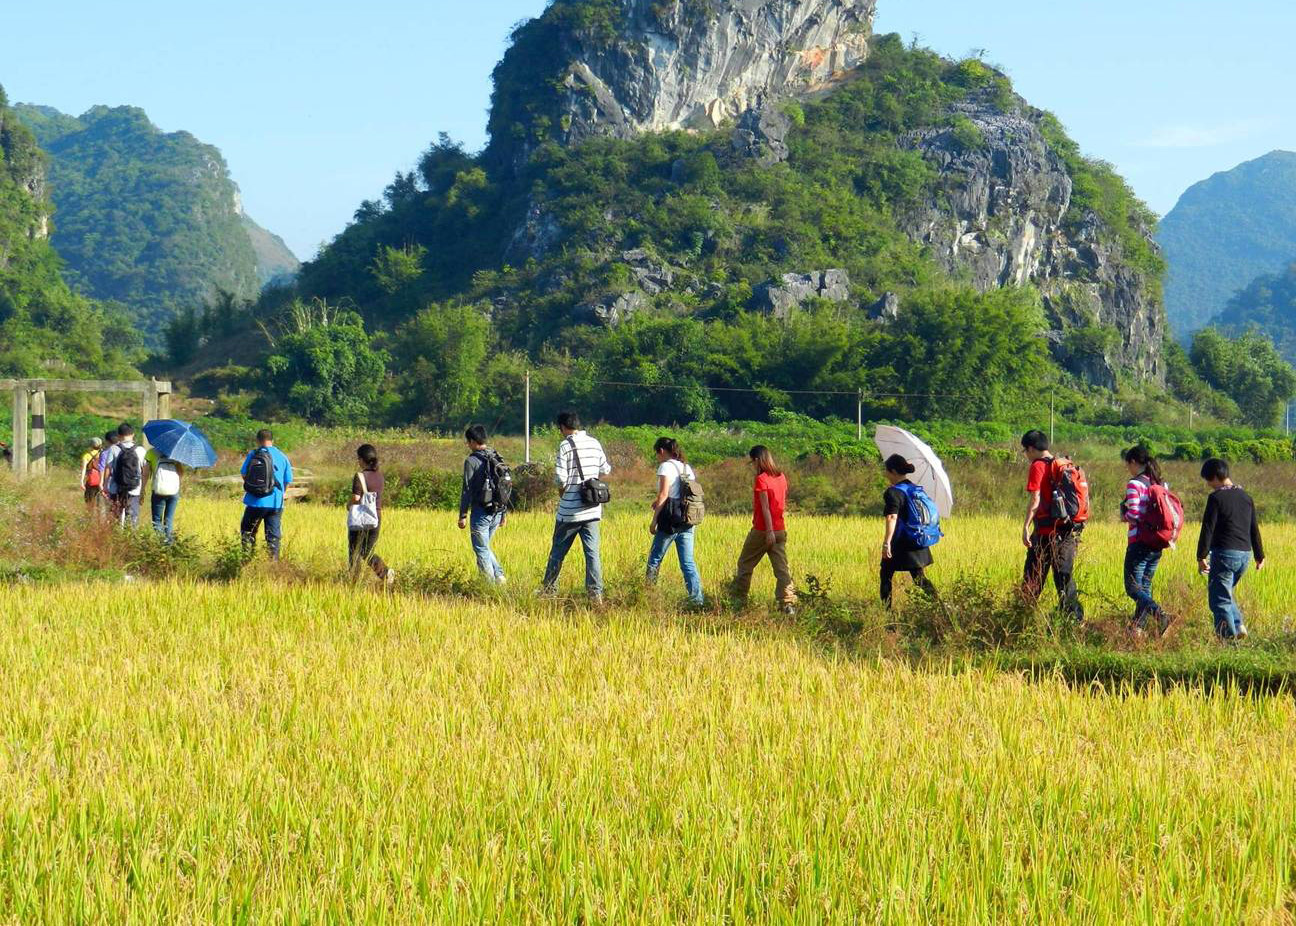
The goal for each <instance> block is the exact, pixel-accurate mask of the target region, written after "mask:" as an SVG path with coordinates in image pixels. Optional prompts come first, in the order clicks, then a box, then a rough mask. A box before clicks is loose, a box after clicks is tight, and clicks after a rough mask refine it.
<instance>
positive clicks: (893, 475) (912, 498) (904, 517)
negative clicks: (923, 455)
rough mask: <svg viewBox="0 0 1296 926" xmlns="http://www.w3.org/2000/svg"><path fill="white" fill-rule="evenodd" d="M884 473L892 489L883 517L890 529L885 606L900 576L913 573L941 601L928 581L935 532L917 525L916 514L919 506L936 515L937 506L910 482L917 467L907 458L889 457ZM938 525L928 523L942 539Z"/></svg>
mask: <svg viewBox="0 0 1296 926" xmlns="http://www.w3.org/2000/svg"><path fill="white" fill-rule="evenodd" d="M883 470H884V471H885V475H886V481H887V483H888V484H889V486H890V488H888V489H887V490H886V491H885V492H883V493H882V517H883V518H884V520H885V523H886V526H885V528H884V531H883V535H882V573H881V581H880V583H879V591H880V592H881V596H882V603H883V604H885V605H886V606H887V607H888V608H890V607H891V604H892V597H893V590H892V587H893V583H894V579H895V574H896V573H897V572H907V573H909V575H910V577H911V578H912V579H913V581H914V585H915V586H917V587H918V588H919V589H921V590H922V591H923V592H925V593H926V594H927V595H929V596H931V597H932V598H935V597H937V595H936V588H935V586H933V585H932V583H931V580H930V579H928V578H927V573H926V570H927V569H928V568H929V567H930V566H931V564H932V554H931V542H934V541H932V537H933V532H932V531H931V530H930V529H924V528H925V525H923V524H915V523H914V522H915V520H918V519H919V515H918V514H916V513H915V512H916V509H917V506H923V510H924V511H930V512H931V513H933V514H934V513H935V511H936V506H935V505H934V504H930V500H929V499H927V498H926V495H927V493H926V492H923V490H922V489H921V488H920V487H919V486H916V485H914V484H913V483H912V482H910V481H909V476H910V475H911V474H912V473H913V471H914V466H913V464H912V463H910V462H909V461H908V460H906V459H905V458H904V457H902V456H900V455H899V454H898V453H897V454H892V455H891V456H889V457H887V459H886V462H885V463H884V464H883ZM920 493H921V495H920ZM924 517H925V516H924ZM936 519H937V522H938V519H939V515H936ZM937 522H934V521H930V520H929V521H928V524H930V525H932V526H935V531H934V536H935V537H939V536H940V533H939V532H940V528H939V526H936V523H937ZM920 539H921V542H920Z"/></svg>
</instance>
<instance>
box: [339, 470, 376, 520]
mask: <svg viewBox="0 0 1296 926" xmlns="http://www.w3.org/2000/svg"><path fill="white" fill-rule="evenodd" d="M356 477H357V478H358V479H359V480H360V501H359V502H357V503H356V504H354V505H352V506H351V507H350V508H348V509H347V530H352V531H367V530H373V529H374V528H375V527H377V526H378V496H377V495H376V494H375V493H373V492H370V491H369V486H368V484H367V483H366V482H365V477H364V473H356Z"/></svg>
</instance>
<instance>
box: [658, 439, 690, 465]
mask: <svg viewBox="0 0 1296 926" xmlns="http://www.w3.org/2000/svg"><path fill="white" fill-rule="evenodd" d="M662 451H665V452H666V456H668V457H670V458H671V459H672V460H679V461H680V462H681V463H687V462H688V461H687V460H685V459H684V451H683V450H680V445H679V441H677V440H676V439H675V438H673V437H659V438H657V443H655V444H653V453H660V452H662Z"/></svg>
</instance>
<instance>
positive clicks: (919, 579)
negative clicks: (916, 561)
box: [909, 568, 940, 598]
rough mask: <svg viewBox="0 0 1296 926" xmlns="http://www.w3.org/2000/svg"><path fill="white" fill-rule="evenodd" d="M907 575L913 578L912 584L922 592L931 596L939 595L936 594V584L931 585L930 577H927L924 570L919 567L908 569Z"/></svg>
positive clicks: (936, 596)
mask: <svg viewBox="0 0 1296 926" xmlns="http://www.w3.org/2000/svg"><path fill="white" fill-rule="evenodd" d="M909 577H910V578H912V579H913V581H914V585H915V586H917V588H918V589H919V590H920V591H922V592H923V594H925V595H927V596H929V597H931V598H938V597H940V596H939V595H937V594H936V586H934V585H932V583H931V579H929V578H927V573H926V571H925V570H923V569H921V568H920V569H910V570H909Z"/></svg>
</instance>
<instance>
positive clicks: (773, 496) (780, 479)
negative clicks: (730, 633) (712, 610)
mask: <svg viewBox="0 0 1296 926" xmlns="http://www.w3.org/2000/svg"><path fill="white" fill-rule="evenodd" d="M747 456H748V457H749V458H750V459H751V465H752V469H753V470H754V471H755V473H756V483H755V485H754V486H753V487H752V530H751V532H750V533H749V534H748V535H747V540H746V542H745V543H743V548H742V553H741V554H739V556H738V574H737V575H736V576H734V581H733V594H734V597H735V598H736V599H738V600H739V601H746V600H747V595H748V593H749V592H750V591H751V581H752V573H753V572H755V571H756V567H757V566H759V565H760V561H761V560H762V559H764V558H765V557H766V556H768V557H769V560H770V566H772V567H773V568H774V578H775V580H776V582H777V584H776V586H775V592H774V595H775V598H776V600H777V602H778V604H779V605H781V606H782V608H783V611H784V613H785V614H791V613H793V611H794V610H795V607H796V587H795V586H794V585H793V584H792V570H791V568H790V567H789V566H788V558H787V527H786V525H785V524H784V522H783V511H784V509H785V508H786V507H787V490H788V484H787V476H784V475H783V471H782V470H781V469H779V468H778V465H777V464H776V463H775V462H774V456H773V454H771V453H770V451H769V448H768V447H766V446H764V445H758V446H755V447H753V448H752V449H751V451H750V452H748V454H747Z"/></svg>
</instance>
